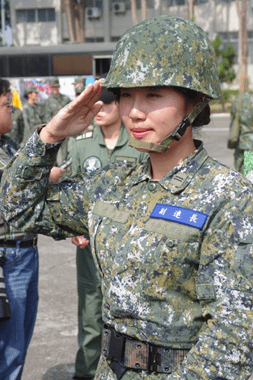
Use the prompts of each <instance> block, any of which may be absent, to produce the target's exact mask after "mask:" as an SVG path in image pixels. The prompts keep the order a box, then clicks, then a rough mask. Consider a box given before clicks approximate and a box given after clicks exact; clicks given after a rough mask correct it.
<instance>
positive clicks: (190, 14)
mask: <svg viewBox="0 0 253 380" xmlns="http://www.w3.org/2000/svg"><path fill="white" fill-rule="evenodd" d="M187 7H188V20H190V21H194V0H187Z"/></svg>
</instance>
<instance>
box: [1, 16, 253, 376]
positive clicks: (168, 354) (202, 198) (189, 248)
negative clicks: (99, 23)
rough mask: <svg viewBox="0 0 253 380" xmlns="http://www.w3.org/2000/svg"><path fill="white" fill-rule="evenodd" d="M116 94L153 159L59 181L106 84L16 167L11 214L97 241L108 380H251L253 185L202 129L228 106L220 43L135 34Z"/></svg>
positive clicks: (101, 368)
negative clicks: (212, 103) (52, 175)
mask: <svg viewBox="0 0 253 380" xmlns="http://www.w3.org/2000/svg"><path fill="white" fill-rule="evenodd" d="M104 85H105V86H106V87H108V88H112V89H114V91H116V93H117V94H118V96H119V107H120V113H121V117H122V120H123V122H124V124H125V126H126V128H127V131H128V132H129V134H130V144H131V145H132V146H135V147H136V148H137V149H138V150H141V151H148V152H149V155H150V159H149V160H148V161H147V162H146V163H144V164H139V165H136V166H134V167H132V168H130V169H129V168H128V167H127V166H124V165H121V164H111V165H109V166H107V167H105V168H103V169H102V170H99V171H95V172H92V173H90V174H89V175H86V176H85V177H83V178H82V180H81V181H77V180H72V181H71V180H70V181H68V182H67V183H61V184H49V183H48V174H49V170H50V167H51V166H52V165H53V162H54V159H55V156H56V154H57V150H58V149H59V146H60V144H61V141H62V140H63V139H64V137H66V136H73V135H76V134H78V133H80V132H81V130H84V129H85V128H86V127H87V126H88V125H89V124H90V121H91V120H92V118H93V117H94V115H95V114H96V113H97V112H98V111H99V109H100V107H101V106H102V105H101V104H100V103H99V102H98V101H97V100H98V99H99V96H100V94H101V85H100V83H99V82H95V83H94V84H92V85H89V86H88V87H87V88H86V89H85V91H84V92H83V93H82V94H81V95H80V96H79V97H78V98H77V99H76V100H75V101H74V102H72V103H71V104H70V105H68V107H65V108H64V109H63V110H62V111H61V112H60V113H59V114H58V115H57V117H56V118H55V119H54V121H53V122H51V123H49V124H48V125H47V126H45V127H44V128H42V129H40V130H39V131H38V134H34V136H33V137H32V138H31V139H30V141H29V143H28V144H27V145H26V148H25V149H22V151H21V152H20V153H19V155H18V156H17V157H16V158H15V160H13V161H12V163H11V165H9V167H8V170H7V171H6V174H5V176H4V178H3V181H2V191H1V198H2V199H1V204H2V206H1V207H2V210H3V212H4V215H5V217H6V218H7V219H8V220H9V221H10V222H11V223H13V225H14V226H16V227H19V226H25V227H26V228H29V229H30V230H31V231H38V230H39V231H40V232H41V233H44V234H48V235H50V236H53V237H54V238H55V239H63V238H66V237H68V236H71V235H78V234H82V233H83V232H85V233H86V234H87V233H89V236H90V244H91V248H92V253H93V257H94V259H95V262H96V265H97V268H98V269H99V271H100V274H101V279H102V293H103V311H102V315H103V320H104V323H105V329H104V333H103V338H104V340H103V343H102V354H101V357H100V362H99V365H98V370H97V373H96V376H95V379H101V380H105V379H106V380H109V379H110V380H116V379H120V378H122V379H123V380H130V379H131V380H132V379H134V380H135V379H138V380H139V379H140V380H141V379H147V380H152V379H157V378H158V379H160V380H165V379H166V380H182V379H184V380H198V379H203V380H218V379H224V380H239V379H240V380H246V379H248V378H249V377H250V375H251V373H252V370H253V326H252V320H253V292H252V290H253V279H252V270H253V254H252V252H253V228H252V226H253V202H252V197H253V191H252V184H251V183H250V182H248V181H247V180H246V179H245V178H244V177H243V176H242V175H241V174H240V173H238V172H236V171H233V170H231V169H230V168H228V167H226V166H225V165H223V164H222V163H220V162H218V161H216V160H214V159H212V158H211V157H210V156H209V155H208V154H207V152H206V150H205V149H204V148H203V144H202V142H201V141H197V140H193V138H192V133H191V132H192V127H198V126H202V125H205V124H207V123H208V122H209V121H210V108H209V106H208V105H207V103H208V101H209V100H210V99H217V98H219V97H220V85H219V80H218V73H217V67H216V58H215V53H214V50H213V48H212V44H211V42H210V40H209V39H208V37H207V35H206V34H205V33H204V32H203V30H202V29H201V28H199V27H198V26H196V25H195V24H194V23H192V22H190V21H186V20H183V19H181V18H177V17H170V16H161V17H157V18H150V19H148V20H146V21H143V22H142V23H140V24H138V25H135V26H133V27H132V28H130V29H129V30H128V31H126V32H125V34H124V35H123V36H122V38H121V39H120V41H119V42H118V44H117V47H116V50H115V52H114V55H113V58H112V64H111V68H110V72H109V74H108V77H107V79H106V82H105V84H104ZM21 189H22V190H21ZM28 199H29V201H28Z"/></svg>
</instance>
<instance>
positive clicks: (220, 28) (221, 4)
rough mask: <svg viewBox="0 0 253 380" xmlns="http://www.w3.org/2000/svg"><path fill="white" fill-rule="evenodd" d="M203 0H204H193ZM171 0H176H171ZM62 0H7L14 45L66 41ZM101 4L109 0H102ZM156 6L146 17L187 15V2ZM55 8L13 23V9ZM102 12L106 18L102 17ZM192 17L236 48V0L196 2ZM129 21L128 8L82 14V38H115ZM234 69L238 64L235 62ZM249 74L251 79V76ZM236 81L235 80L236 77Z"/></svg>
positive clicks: (252, 25)
mask: <svg viewBox="0 0 253 380" xmlns="http://www.w3.org/2000/svg"><path fill="white" fill-rule="evenodd" d="M195 1H196V2H197V1H198V2H201V1H202V2H203V0H195ZM119 2H120V0H119ZM171 3H172V4H175V3H176V0H171ZM61 4H62V1H61V0H19V1H15V0H10V7H11V19H12V26H13V42H14V45H15V46H26V45H41V46H50V45H59V44H61V43H63V42H68V39H69V38H68V28H67V22H66V15H65V13H64V7H63V6H62V5H61ZM103 4H104V7H105V6H106V4H107V6H108V5H109V4H110V0H104V1H103ZM154 4H155V7H154V8H148V9H147V17H154V16H158V15H165V14H170V15H174V16H179V17H183V18H187V16H188V15H187V5H173V6H170V7H168V0H159V1H158V0H154ZM252 4H253V3H252V1H251V0H248V13H247V24H248V31H249V33H250V35H249V79H250V82H251V83H250V84H252V85H253V5H252ZM41 8H55V14H56V19H55V22H44V23H43V22H32V23H16V11H17V10H20V9H41ZM105 15H108V18H107V19H106V20H105ZM194 20H195V22H196V24H198V25H199V26H200V27H202V28H203V29H204V30H205V31H206V32H207V34H208V35H209V37H210V39H211V40H213V39H214V38H215V36H216V34H217V33H219V34H220V37H221V39H222V41H223V43H224V46H226V45H227V44H229V43H231V44H232V45H233V47H234V49H235V51H236V52H237V50H238V28H239V27H238V25H239V23H238V17H237V11H236V4H235V1H222V0H209V1H208V2H205V3H199V4H196V5H195V7H194ZM138 21H141V10H140V9H138ZM131 25H132V15H131V11H130V10H129V9H126V11H125V12H124V13H120V14H116V13H115V12H113V10H110V11H108V12H106V10H105V9H104V10H101V15H100V17H98V18H88V17H87V15H86V16H85V38H86V41H87V42H93V41H94V42H100V43H103V41H104V42H110V41H117V39H119V38H120V36H121V35H122V34H123V33H124V32H125V30H127V29H128V28H129V27H130V26H131ZM235 69H236V70H237V66H235ZM251 78H252V80H251ZM235 85H237V81H235Z"/></svg>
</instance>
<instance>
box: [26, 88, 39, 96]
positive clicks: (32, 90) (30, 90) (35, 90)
mask: <svg viewBox="0 0 253 380" xmlns="http://www.w3.org/2000/svg"><path fill="white" fill-rule="evenodd" d="M31 92H37V93H38V90H37V88H36V87H35V86H26V88H25V89H24V97H25V98H27V95H28V94H31Z"/></svg>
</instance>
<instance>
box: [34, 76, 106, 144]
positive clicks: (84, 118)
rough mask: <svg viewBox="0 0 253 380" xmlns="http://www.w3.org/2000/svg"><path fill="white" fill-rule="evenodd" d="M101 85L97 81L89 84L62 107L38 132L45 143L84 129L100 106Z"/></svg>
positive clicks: (56, 140)
mask: <svg viewBox="0 0 253 380" xmlns="http://www.w3.org/2000/svg"><path fill="white" fill-rule="evenodd" d="M101 92H102V86H101V84H100V82H99V81H96V82H94V83H93V84H89V85H88V86H87V87H86V89H85V90H84V91H83V92H82V93H81V95H79V96H78V97H77V98H76V99H75V100H74V101H73V102H71V103H69V104H67V105H66V106H65V107H64V108H62V109H61V110H60V111H59V112H58V113H57V114H56V115H55V116H54V117H53V119H52V120H51V121H50V122H49V123H48V124H47V125H46V126H45V127H44V128H42V130H41V132H40V138H41V139H42V140H43V141H44V142H46V143H56V142H59V141H61V140H63V139H64V138H65V137H67V136H75V135H77V134H79V133H81V132H82V131H84V130H85V129H86V128H87V127H88V126H89V125H90V123H91V121H92V120H93V119H94V117H95V116H96V114H97V113H98V112H99V111H100V109H101V108H102V105H103V103H102V102H101V101H98V100H99V97H100V95H101Z"/></svg>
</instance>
